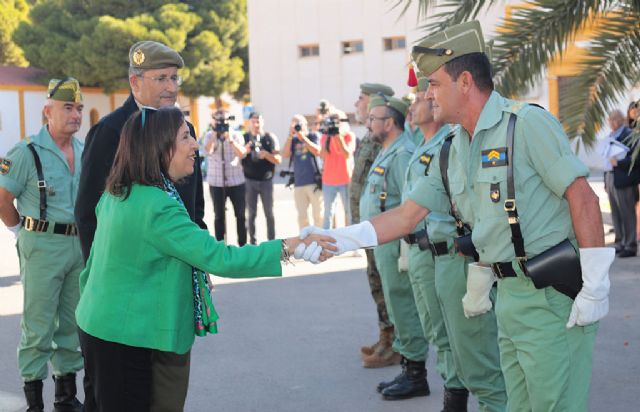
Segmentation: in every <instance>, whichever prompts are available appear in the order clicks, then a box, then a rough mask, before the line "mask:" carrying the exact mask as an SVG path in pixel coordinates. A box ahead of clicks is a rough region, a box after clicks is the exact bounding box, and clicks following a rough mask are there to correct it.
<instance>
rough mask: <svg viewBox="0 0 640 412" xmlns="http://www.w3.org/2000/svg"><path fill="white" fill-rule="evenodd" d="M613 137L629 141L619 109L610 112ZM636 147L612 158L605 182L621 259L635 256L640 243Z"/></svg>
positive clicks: (609, 120)
mask: <svg viewBox="0 0 640 412" xmlns="http://www.w3.org/2000/svg"><path fill="white" fill-rule="evenodd" d="M608 122H609V127H610V128H611V135H610V137H611V138H612V139H614V140H615V141H617V142H620V143H622V144H627V142H626V138H627V136H629V134H630V133H631V129H629V128H628V127H627V126H625V117H624V115H623V114H622V112H621V111H620V110H614V111H612V112H611V113H609V118H608ZM632 152H633V148H631V150H629V151H628V152H627V155H626V156H625V158H624V159H621V160H618V159H616V158H611V159H609V162H610V163H611V165H612V166H613V170H612V171H609V172H605V176H604V185H605V189H606V190H607V194H608V195H609V203H610V204H611V217H612V220H613V229H614V230H615V232H616V238H615V247H616V255H617V256H618V257H621V258H625V257H631V256H635V255H636V252H637V249H638V246H637V238H636V213H635V207H636V203H637V202H638V177H639V176H638V175H639V174H640V170H638V166H637V165H636V166H635V167H634V170H632V171H631V173H630V172H629V170H630V168H631V164H632V161H631V154H632Z"/></svg>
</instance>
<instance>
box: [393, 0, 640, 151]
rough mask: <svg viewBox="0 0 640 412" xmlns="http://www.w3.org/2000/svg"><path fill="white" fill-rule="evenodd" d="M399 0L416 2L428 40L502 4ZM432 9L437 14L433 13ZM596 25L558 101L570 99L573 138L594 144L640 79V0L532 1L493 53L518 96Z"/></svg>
mask: <svg viewBox="0 0 640 412" xmlns="http://www.w3.org/2000/svg"><path fill="white" fill-rule="evenodd" d="M395 1H396V4H395V5H396V6H398V7H402V8H403V10H404V12H406V10H407V9H408V7H409V6H410V5H411V3H413V2H417V3H418V10H419V19H420V20H422V21H423V22H424V29H425V31H426V34H427V35H428V34H430V33H433V32H436V31H439V30H442V29H443V28H445V27H448V26H450V25H453V24H457V23H461V22H464V21H467V20H470V19H474V18H476V16H477V15H478V14H479V12H480V11H481V10H483V9H484V8H485V7H492V6H498V7H500V6H502V5H503V3H502V2H497V1H496V0H448V1H446V2H437V1H435V0H395ZM436 3H441V4H438V5H436ZM434 9H437V10H438V12H437V13H435V14H433V15H430V13H431V11H432V10H434ZM594 23H596V24H595V25H594V27H595V30H594V36H593V38H592V39H591V41H590V42H589V45H588V46H587V49H586V57H585V58H584V59H583V60H582V61H581V62H580V71H579V74H578V75H577V76H576V77H575V78H574V79H573V80H572V87H570V88H568V90H567V91H566V94H565V95H563V96H560V98H561V99H563V101H564V102H566V106H565V110H564V116H563V119H562V120H563V125H564V127H565V130H566V131H567V134H568V135H569V136H570V137H571V138H579V139H581V141H582V142H583V143H584V144H586V145H588V146H590V145H591V144H593V142H594V140H595V135H596V133H597V131H598V129H599V127H600V125H601V124H602V122H603V120H604V119H605V117H606V114H607V111H608V110H610V109H611V108H612V107H613V105H614V104H615V102H616V100H618V99H619V98H621V97H624V95H623V93H624V92H625V91H627V90H628V88H629V87H630V86H632V85H635V84H637V83H638V82H639V81H640V1H638V0H626V1H625V0H619V1H613V0H563V1H557V0H530V1H527V2H526V8H516V9H514V11H513V13H512V16H511V18H510V19H509V20H505V21H504V22H503V24H502V25H503V29H504V30H500V31H498V33H497V35H496V37H495V38H494V44H493V48H492V63H493V68H494V80H495V83H496V88H497V89H498V91H500V92H501V93H502V94H504V95H505V96H518V95H521V94H523V93H524V92H526V91H527V90H528V89H529V88H530V87H532V86H533V85H534V84H535V83H536V82H538V81H540V80H541V76H542V74H543V71H544V69H545V67H546V66H547V64H548V63H549V62H551V61H552V60H553V59H554V58H556V57H557V56H559V55H561V54H562V52H563V51H564V50H565V49H566V46H567V44H569V43H570V42H572V41H573V40H574V39H575V37H576V34H577V33H579V32H580V31H581V30H582V29H583V28H585V27H586V26H589V25H591V24H594Z"/></svg>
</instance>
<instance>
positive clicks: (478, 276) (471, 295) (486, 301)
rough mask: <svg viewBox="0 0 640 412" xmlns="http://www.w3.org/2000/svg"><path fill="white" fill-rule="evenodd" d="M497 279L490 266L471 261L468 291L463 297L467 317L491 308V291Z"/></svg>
mask: <svg viewBox="0 0 640 412" xmlns="http://www.w3.org/2000/svg"><path fill="white" fill-rule="evenodd" d="M495 281H496V278H495V275H494V274H493V271H492V270H491V268H490V267H487V266H480V265H479V264H477V263H469V269H468V273H467V293H465V294H464V296H463V297H462V309H463V310H464V316H465V317H466V318H467V319H469V318H470V317H472V316H478V315H482V314H483V313H486V312H488V311H490V310H491V306H492V304H491V299H490V298H489V293H490V292H491V288H492V287H493V283H494V282H495Z"/></svg>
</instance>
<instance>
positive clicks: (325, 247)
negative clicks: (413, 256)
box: [293, 221, 378, 263]
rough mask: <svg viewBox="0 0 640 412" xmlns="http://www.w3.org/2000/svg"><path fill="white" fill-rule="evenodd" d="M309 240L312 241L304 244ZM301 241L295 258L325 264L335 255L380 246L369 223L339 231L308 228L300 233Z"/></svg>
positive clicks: (295, 252) (365, 222)
mask: <svg viewBox="0 0 640 412" xmlns="http://www.w3.org/2000/svg"><path fill="white" fill-rule="evenodd" d="M307 238H309V239H308V240H312V241H311V242H308V241H307V242H304V240H305V239H307ZM300 239H301V240H303V242H300V243H299V244H298V245H297V246H296V247H295V250H294V253H293V256H294V257H295V258H296V259H303V260H306V261H307V262H311V263H320V262H324V261H325V260H327V259H328V258H330V257H332V256H334V255H341V254H343V253H345V252H350V251H353V250H358V249H361V248H369V247H374V246H377V245H378V236H377V235H376V231H375V229H374V227H373V225H372V224H371V223H370V222H369V221H364V222H361V223H358V224H356V225H351V226H347V227H341V228H337V229H321V228H319V227H315V226H307V227H305V228H303V229H302V230H301V231H300Z"/></svg>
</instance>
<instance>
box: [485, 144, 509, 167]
mask: <svg viewBox="0 0 640 412" xmlns="http://www.w3.org/2000/svg"><path fill="white" fill-rule="evenodd" d="M507 162H508V159H507V148H506V147H498V148H495V149H487V150H483V151H482V168H483V169H484V168H487V167H496V166H506V165H507Z"/></svg>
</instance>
